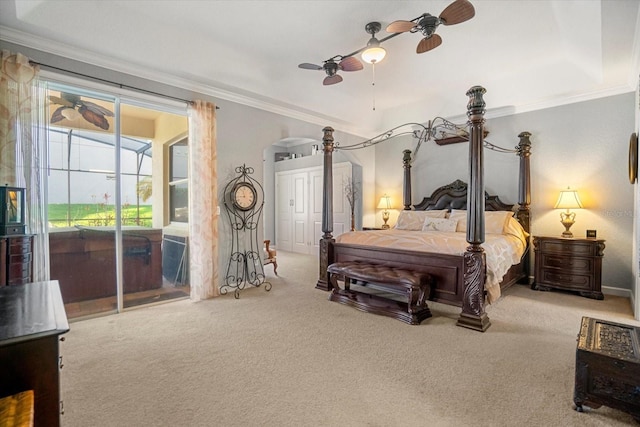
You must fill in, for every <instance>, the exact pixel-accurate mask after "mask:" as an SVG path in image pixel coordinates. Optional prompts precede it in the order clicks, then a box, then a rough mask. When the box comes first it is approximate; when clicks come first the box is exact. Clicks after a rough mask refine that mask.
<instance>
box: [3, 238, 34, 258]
mask: <svg viewBox="0 0 640 427" xmlns="http://www.w3.org/2000/svg"><path fill="white" fill-rule="evenodd" d="M7 249H8V254H9V255H12V254H27V253H31V237H16V238H12V239H11V240H10V243H9V246H8V248H7Z"/></svg>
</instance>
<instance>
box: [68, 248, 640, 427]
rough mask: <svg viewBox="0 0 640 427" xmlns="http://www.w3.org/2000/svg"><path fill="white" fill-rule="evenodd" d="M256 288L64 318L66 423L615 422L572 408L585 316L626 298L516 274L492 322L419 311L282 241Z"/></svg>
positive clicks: (614, 415)
mask: <svg viewBox="0 0 640 427" xmlns="http://www.w3.org/2000/svg"><path fill="white" fill-rule="evenodd" d="M278 264H279V267H278V272H279V273H280V277H278V278H276V277H275V276H273V275H272V274H273V273H272V272H273V269H271V268H270V266H268V267H267V268H266V270H267V273H268V278H269V280H270V281H271V283H272V284H273V289H272V290H271V292H265V290H264V288H251V289H247V290H245V291H243V292H242V294H241V297H240V299H238V300H236V299H234V298H233V295H232V294H229V295H226V296H224V297H220V298H217V299H214V300H209V301H203V302H200V303H192V302H190V301H187V300H183V301H178V302H171V303H167V304H162V305H157V306H153V307H148V308H142V309H136V310H132V311H129V312H126V313H123V314H120V315H114V316H109V317H102V318H96V319H90V320H84V321H80V322H74V323H72V324H71V331H70V332H69V333H68V334H67V338H66V341H65V342H63V343H62V353H63V356H64V365H65V367H64V369H63V371H62V397H63V399H64V408H65V414H64V415H63V417H62V420H63V423H64V426H82V427H85V426H623V425H637V424H635V421H634V420H633V418H632V417H630V416H629V415H627V414H625V413H623V412H620V411H617V410H613V409H609V408H606V407H601V408H599V409H597V410H591V411H589V412H586V413H577V412H575V411H574V410H573V409H572V396H573V382H574V364H575V347H576V337H577V333H578V328H579V325H580V320H581V317H582V316H591V317H597V318H602V319H610V320H615V321H619V322H623V323H631V324H638V323H637V322H634V321H633V318H632V314H631V313H632V312H631V307H630V304H629V301H628V300H626V299H623V298H620V297H614V296H607V297H606V299H605V300H604V301H595V300H590V299H586V298H582V297H579V296H576V295H571V294H564V293H560V292H536V291H532V290H530V289H529V288H528V287H526V286H516V287H514V288H512V289H511V290H510V291H509V292H508V293H507V294H506V295H505V296H504V297H503V298H502V299H501V300H499V301H498V302H497V303H495V304H494V305H492V306H490V307H488V310H487V311H488V313H489V316H490V318H491V322H492V326H491V328H489V330H488V331H487V332H485V333H479V332H475V331H471V330H467V329H464V328H460V327H456V326H455V321H456V319H457V315H458V309H457V308H454V307H450V306H446V305H442V304H437V303H431V304H430V307H431V310H432V312H433V314H434V317H433V318H431V319H428V320H426V321H424V322H423V323H422V324H421V325H419V326H410V325H406V324H404V323H402V322H399V321H397V320H394V319H391V318H387V317H382V316H377V315H374V314H367V313H362V312H360V311H358V310H355V309H354V308H351V307H347V306H344V305H341V304H337V303H334V302H329V301H328V300H327V296H328V294H327V293H325V292H323V291H320V290H317V289H314V285H315V281H316V278H317V271H318V267H317V262H316V259H315V258H314V257H309V256H304V255H296V254H286V253H282V252H280V253H278Z"/></svg>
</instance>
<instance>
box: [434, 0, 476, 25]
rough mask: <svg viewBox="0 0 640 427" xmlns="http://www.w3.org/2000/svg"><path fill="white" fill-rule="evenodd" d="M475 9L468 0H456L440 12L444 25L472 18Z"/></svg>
mask: <svg viewBox="0 0 640 427" xmlns="http://www.w3.org/2000/svg"><path fill="white" fill-rule="evenodd" d="M475 14H476V10H475V9H474V7H473V5H472V4H471V3H470V2H469V0H456V1H454V2H453V3H451V4H450V5H449V6H447V7H446V8H445V9H444V10H443V11H442V13H441V14H440V20H441V21H442V23H443V24H444V25H454V24H459V23H461V22H464V21H467V20H469V19H471V18H473V17H474V16H475Z"/></svg>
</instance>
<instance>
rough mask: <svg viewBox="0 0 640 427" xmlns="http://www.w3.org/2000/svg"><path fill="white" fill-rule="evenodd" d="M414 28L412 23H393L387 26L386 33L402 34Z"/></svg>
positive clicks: (414, 24)
mask: <svg viewBox="0 0 640 427" xmlns="http://www.w3.org/2000/svg"><path fill="white" fill-rule="evenodd" d="M415 26H416V23H415V22H412V21H393V22H392V23H391V24H389V25H387V33H404V32H407V31H409V30H411V29H412V28H413V27H415Z"/></svg>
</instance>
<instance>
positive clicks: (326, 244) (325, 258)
mask: <svg viewBox="0 0 640 427" xmlns="http://www.w3.org/2000/svg"><path fill="white" fill-rule="evenodd" d="M322 132H324V136H323V137H322V150H323V151H324V159H323V160H324V169H323V181H322V193H323V194H322V232H323V235H322V238H321V239H320V272H319V277H318V283H316V288H318V289H322V290H324V291H330V290H331V289H332V286H331V282H330V281H329V280H328V273H327V267H329V259H333V254H330V253H329V251H330V250H331V244H330V243H331V242H334V241H335V239H334V238H333V235H332V232H333V148H334V144H333V128H332V127H329V126H327V127H325V128H324V129H322Z"/></svg>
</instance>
